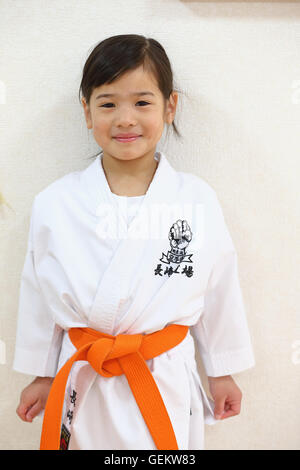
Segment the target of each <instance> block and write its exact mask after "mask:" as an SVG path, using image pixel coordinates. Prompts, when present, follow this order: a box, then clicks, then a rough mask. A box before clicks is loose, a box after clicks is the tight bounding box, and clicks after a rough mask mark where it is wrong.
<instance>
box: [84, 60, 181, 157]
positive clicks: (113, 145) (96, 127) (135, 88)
mask: <svg viewBox="0 0 300 470" xmlns="http://www.w3.org/2000/svg"><path fill="white" fill-rule="evenodd" d="M141 92H149V93H151V94H145V95H138V93H141ZM104 93H109V94H112V95H113V96H108V97H105V96H102V97H101V96H99V95H101V94H104ZM177 100H178V94H177V93H176V92H174V91H173V92H172V93H171V95H170V99H169V100H168V102H167V105H166V109H164V99H163V95H162V93H161V91H160V90H159V88H158V87H157V84H156V82H155V80H154V78H153V77H152V75H151V74H149V72H146V71H145V70H144V69H143V67H142V66H140V67H139V68H137V69H135V70H131V71H128V72H126V74H124V75H123V76H122V77H120V78H119V79H118V80H115V81H114V82H113V83H111V84H104V85H101V86H100V87H98V88H95V89H94V90H93V93H92V95H91V98H90V103H89V105H88V104H87V103H86V101H85V99H84V98H82V104H83V107H84V113H85V119H86V123H87V127H88V129H93V134H94V138H95V140H96V142H97V143H98V144H99V146H100V147H101V148H102V149H103V154H104V155H105V154H107V155H110V156H113V157H114V158H117V159H119V160H133V159H135V158H139V157H142V156H145V155H146V154H147V155H149V157H150V156H151V158H153V155H154V152H155V150H156V145H157V143H158V141H159V140H160V138H161V136H162V133H163V130H164V124H165V123H167V124H171V123H172V121H173V119H174V117H175V112H176V106H177ZM126 133H127V134H137V135H139V137H138V138H137V139H136V140H134V141H132V142H126V143H124V142H119V141H118V140H116V138H115V137H116V136H117V135H118V134H126Z"/></svg>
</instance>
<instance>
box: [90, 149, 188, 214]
mask: <svg viewBox="0 0 300 470" xmlns="http://www.w3.org/2000/svg"><path fill="white" fill-rule="evenodd" d="M102 156H103V154H98V155H97V156H96V158H95V160H94V161H93V162H92V163H91V164H90V165H89V166H88V167H87V168H86V169H85V170H83V171H82V173H81V184H82V185H83V189H84V191H85V192H87V193H88V194H89V196H90V198H91V205H92V208H93V211H95V212H97V208H98V206H99V204H100V203H103V202H105V203H108V204H112V206H113V205H115V204H116V203H118V201H117V199H116V198H115V197H114V194H113V193H112V191H111V189H110V187H109V184H108V181H107V179H106V176H105V173H104V170H103V167H102ZM154 158H155V159H156V160H158V165H157V168H156V170H155V173H154V176H153V178H152V181H151V183H150V185H149V187H148V189H147V192H146V194H145V196H144V199H143V201H142V205H144V204H145V205H146V204H149V203H167V202H171V201H174V197H176V192H177V191H178V189H179V187H178V186H179V181H178V176H177V175H178V174H177V172H176V170H175V169H174V168H173V167H172V166H171V165H170V163H169V162H168V160H167V158H166V155H165V154H164V153H163V152H161V151H156V152H155V156H154Z"/></svg>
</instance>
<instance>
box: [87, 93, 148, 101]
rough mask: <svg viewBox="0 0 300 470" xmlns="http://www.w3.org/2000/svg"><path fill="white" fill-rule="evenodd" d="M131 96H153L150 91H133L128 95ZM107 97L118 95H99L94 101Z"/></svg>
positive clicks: (116, 94)
mask: <svg viewBox="0 0 300 470" xmlns="http://www.w3.org/2000/svg"><path fill="white" fill-rule="evenodd" d="M130 94H131V95H132V96H143V95H152V96H155V95H154V93H152V92H151V91H134V92H133V93H130ZM108 96H119V94H118V93H101V94H100V95H98V96H96V98H95V99H96V100H98V99H99V98H104V97H108Z"/></svg>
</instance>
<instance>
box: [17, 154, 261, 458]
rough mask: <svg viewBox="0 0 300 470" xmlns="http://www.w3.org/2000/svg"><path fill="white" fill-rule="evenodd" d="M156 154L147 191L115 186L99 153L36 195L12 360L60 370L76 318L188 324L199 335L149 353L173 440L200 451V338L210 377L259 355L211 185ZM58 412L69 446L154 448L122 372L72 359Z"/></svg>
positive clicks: (119, 326) (134, 324)
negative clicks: (125, 193)
mask: <svg viewBox="0 0 300 470" xmlns="http://www.w3.org/2000/svg"><path fill="white" fill-rule="evenodd" d="M155 159H156V160H157V161H158V167H157V169H156V172H155V174H154V177H153V179H152V181H151V183H150V185H149V188H148V190H147V193H146V194H145V195H144V196H141V197H132V198H131V197H128V198H127V197H122V196H117V195H115V194H113V193H112V192H111V190H110V187H109V185H108V182H107V179H106V176H105V173H104V170H103V166H102V154H100V155H98V156H97V157H96V159H95V160H94V161H93V162H92V163H91V164H90V165H89V166H87V168H86V169H85V170H83V171H75V172H72V173H69V174H67V175H65V176H63V177H62V178H60V179H58V180H56V181H54V182H53V183H52V184H50V185H49V186H47V187H46V188H45V189H44V190H42V191H41V192H40V193H38V194H37V196H35V199H34V202H33V205H32V212H31V219H30V230H29V239H28V249H27V253H26V259H25V264H24V269H23V272H22V277H21V286H20V298H19V310H18V328H17V338H16V348H15V358H14V364H13V368H14V369H15V370H16V371H20V372H23V373H25V374H30V375H35V376H51V377H54V376H55V375H56V373H57V371H58V370H59V369H60V367H62V366H63V364H64V363H65V362H66V360H67V359H68V358H69V357H70V356H71V355H72V354H73V353H74V352H75V351H76V349H75V347H74V346H73V344H72V343H71V341H70V339H69V336H68V330H69V328H72V327H89V328H94V329H96V330H98V331H102V332H104V333H107V334H110V335H117V334H119V333H122V334H136V333H146V334H148V333H153V332H155V331H157V330H160V329H162V328H164V327H165V326H166V325H168V324H170V323H176V324H182V325H189V326H190V329H193V331H194V334H195V338H196V341H195V342H194V339H193V337H192V336H191V334H190V330H189V332H188V334H187V336H186V337H185V339H184V340H183V341H182V342H181V343H180V344H179V345H177V346H175V347H174V348H172V349H171V350H169V351H166V352H165V353H163V354H161V355H159V356H157V357H155V358H153V359H150V360H147V361H146V362H147V365H148V367H149V369H150V371H151V373H152V375H153V377H154V379H155V381H156V384H157V386H158V389H159V391H160V393H161V396H162V398H163V401H164V403H165V406H166V409H167V412H168V414H169V417H170V419H171V422H172V425H173V429H174V432H175V436H176V439H177V443H178V448H179V449H180V450H185V449H193V450H195V449H203V448H204V423H207V424H214V423H216V422H218V421H216V420H215V419H214V403H213V401H212V400H211V399H210V398H209V397H208V396H207V395H206V393H205V391H204V388H203V386H202V384H201V380H200V377H199V374H198V371H197V365H196V361H195V343H196V346H197V347H198V348H199V353H200V357H201V359H202V361H203V366H204V368H205V371H206V373H207V375H208V376H212V377H218V376H223V375H230V374H234V373H237V372H240V371H242V370H245V369H248V368H251V367H253V366H254V365H255V359H254V354H253V349H252V344H251V339H250V335H249V330H248V325H247V319H246V314H245V309H244V304H243V298H242V293H241V289H240V284H239V279H238V265H237V254H236V250H235V248H234V245H233V242H232V238H231V236H230V234H229V232H228V229H227V226H226V223H225V220H224V217H223V213H222V209H221V206H220V204H219V202H218V199H217V196H216V193H215V191H214V190H213V189H212V188H211V187H210V185H209V184H208V183H206V182H205V181H204V180H203V179H202V178H200V177H198V176H195V175H193V174H189V173H186V172H182V171H176V170H175V169H174V168H173V167H172V166H171V165H170V163H169V162H168V160H167V158H166V156H165V154H164V153H162V152H156V153H155ZM126 203H128V206H126ZM126 207H127V208H128V210H126ZM129 208H130V209H129ZM62 422H63V426H65V429H67V433H70V436H69V449H119V450H128V449H131V450H133V449H156V447H155V444H154V442H153V439H152V437H151V435H150V432H149V430H148V428H147V426H146V424H145V422H144V419H143V416H142V414H141V412H140V410H139V408H138V405H137V403H136V401H135V399H134V396H133V394H132V392H131V389H130V387H129V385H128V382H127V379H126V376H125V375H124V374H123V375H121V376H113V377H109V378H107V377H103V376H101V375H99V374H97V373H96V372H95V370H94V369H93V368H92V367H91V366H90V364H89V363H88V362H85V361H78V362H76V363H75V364H74V365H73V367H72V370H71V373H70V375H69V379H68V384H67V387H66V394H65V401H64V411H63V419H62Z"/></svg>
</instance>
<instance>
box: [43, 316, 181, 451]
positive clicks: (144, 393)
mask: <svg viewBox="0 0 300 470" xmlns="http://www.w3.org/2000/svg"><path fill="white" fill-rule="evenodd" d="M188 329H189V327H188V326H186V325H177V324H170V325H167V326H166V327H165V328H163V329H162V330H158V331H156V332H154V333H150V334H148V335H143V334H135V335H129V334H124V335H122V334H119V335H116V336H111V335H108V334H106V333H101V332H100V331H96V330H93V329H91V328H71V329H70V330H69V336H70V339H71V341H72V343H73V344H74V346H75V347H76V348H77V351H76V352H75V353H74V354H73V356H72V357H71V358H70V359H69V360H68V361H67V362H66V363H65V365H64V366H63V367H62V368H61V369H60V370H59V372H58V373H57V375H56V377H55V379H54V381H53V382H52V387H51V389H50V393H49V396H48V400H47V404H46V408H45V413H44V420H43V428H42V434H41V443H40V450H58V449H59V448H60V428H61V419H62V410H63V403H64V397H65V389H66V384H67V380H68V376H69V373H70V370H71V367H72V365H73V364H74V362H76V361H88V362H89V363H90V365H91V366H92V367H93V368H94V369H95V371H96V372H97V373H98V374H100V375H102V376H103V377H112V376H114V375H122V374H125V376H126V378H127V381H128V384H129V386H130V388H131V391H132V393H133V395H134V398H135V400H136V403H137V405H138V407H139V409H140V411H141V413H142V415H143V418H144V420H145V423H146V425H147V426H148V429H149V431H150V433H151V436H152V438H153V441H154V443H155V445H156V447H157V449H159V450H173V449H174V450H178V445H177V441H176V437H175V434H174V430H173V426H172V423H171V421H170V418H169V415H168V412H167V410H166V407H165V405H164V402H163V399H162V397H161V395H160V392H159V389H158V387H157V385H156V383H155V380H154V378H153V376H152V374H151V371H150V369H149V368H148V366H147V364H146V360H148V359H152V358H153V357H156V356H159V355H160V354H162V353H163V352H165V351H167V350H169V349H171V348H174V347H175V346H176V345H177V344H179V343H180V342H181V341H182V340H183V339H184V338H185V336H186V335H187V333H188Z"/></svg>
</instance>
